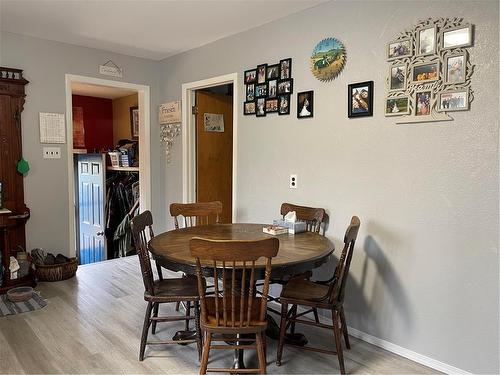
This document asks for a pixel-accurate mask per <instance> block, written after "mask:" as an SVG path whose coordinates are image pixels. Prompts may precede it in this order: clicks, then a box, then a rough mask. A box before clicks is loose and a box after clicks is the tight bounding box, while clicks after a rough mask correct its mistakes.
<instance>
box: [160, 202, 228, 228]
mask: <svg viewBox="0 0 500 375" xmlns="http://www.w3.org/2000/svg"><path fill="white" fill-rule="evenodd" d="M221 213H222V203H221V202H220V201H214V202H200V203H172V204H171V205H170V215H171V216H173V218H174V225H175V229H179V222H181V223H182V225H183V226H182V227H183V228H187V227H193V226H198V225H208V224H212V223H220V215H221Z"/></svg>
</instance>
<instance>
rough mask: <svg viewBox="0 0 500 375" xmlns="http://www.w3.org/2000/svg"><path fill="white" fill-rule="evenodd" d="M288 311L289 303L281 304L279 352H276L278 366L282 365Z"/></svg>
mask: <svg viewBox="0 0 500 375" xmlns="http://www.w3.org/2000/svg"><path fill="white" fill-rule="evenodd" d="M287 313H288V304H287V303H282V304H281V322H280V338H279V341H278V352H277V354H276V366H281V355H282V354H283V343H284V341H285V331H286V315H287Z"/></svg>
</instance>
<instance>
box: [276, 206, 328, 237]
mask: <svg viewBox="0 0 500 375" xmlns="http://www.w3.org/2000/svg"><path fill="white" fill-rule="evenodd" d="M291 211H295V213H296V214H297V219H298V220H302V221H305V222H306V231H308V232H316V233H319V232H320V230H321V224H323V223H324V222H326V219H327V217H328V215H327V214H326V212H325V210H324V209H323V208H314V207H306V206H297V205H296V204H292V203H283V204H282V205H281V215H282V216H283V217H285V215H286V214H287V213H289V212H291Z"/></svg>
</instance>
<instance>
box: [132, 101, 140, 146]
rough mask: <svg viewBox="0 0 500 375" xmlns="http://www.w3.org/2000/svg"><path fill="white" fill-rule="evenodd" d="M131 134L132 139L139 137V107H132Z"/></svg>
mask: <svg viewBox="0 0 500 375" xmlns="http://www.w3.org/2000/svg"><path fill="white" fill-rule="evenodd" d="M130 134H131V135H132V139H138V138H139V107H137V106H135V107H130Z"/></svg>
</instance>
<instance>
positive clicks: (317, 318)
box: [313, 307, 319, 324]
mask: <svg viewBox="0 0 500 375" xmlns="http://www.w3.org/2000/svg"><path fill="white" fill-rule="evenodd" d="M313 314H314V320H315V321H316V323H318V324H319V316H318V309H317V308H316V307H313Z"/></svg>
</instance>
